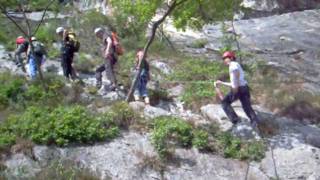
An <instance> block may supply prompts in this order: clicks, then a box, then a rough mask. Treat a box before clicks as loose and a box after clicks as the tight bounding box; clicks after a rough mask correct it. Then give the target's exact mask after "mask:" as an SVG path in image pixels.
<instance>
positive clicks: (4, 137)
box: [0, 127, 16, 152]
mask: <svg viewBox="0 0 320 180" xmlns="http://www.w3.org/2000/svg"><path fill="white" fill-rule="evenodd" d="M0 130H1V136H0V152H1V150H3V149H5V148H7V147H10V146H11V145H13V144H14V143H15V141H16V136H15V135H14V134H12V133H9V132H3V131H4V129H3V127H1V128H0Z"/></svg>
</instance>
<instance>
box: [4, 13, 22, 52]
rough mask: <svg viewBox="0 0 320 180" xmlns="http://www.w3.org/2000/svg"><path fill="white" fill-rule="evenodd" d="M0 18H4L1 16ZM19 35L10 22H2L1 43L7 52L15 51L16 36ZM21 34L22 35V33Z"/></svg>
mask: <svg viewBox="0 0 320 180" xmlns="http://www.w3.org/2000/svg"><path fill="white" fill-rule="evenodd" d="M0 18H3V17H1V16H0ZM17 34H19V33H18V31H17V30H16V29H15V28H14V26H13V25H12V24H10V23H9V21H8V20H6V19H2V20H1V21H0V42H1V44H2V45H4V47H5V48H6V50H8V51H13V50H14V49H15V47H16V46H15V39H16V35H17ZM20 34H21V33H20Z"/></svg>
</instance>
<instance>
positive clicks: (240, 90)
mask: <svg viewBox="0 0 320 180" xmlns="http://www.w3.org/2000/svg"><path fill="white" fill-rule="evenodd" d="M222 58H223V63H224V64H225V65H226V66H229V74H230V82H223V81H220V80H218V81H216V82H215V83H214V85H215V87H218V86H220V85H224V86H228V87H230V88H231V91H230V92H229V93H228V94H227V95H226V96H225V97H223V99H222V102H221V103H222V108H223V110H224V112H225V113H226V114H227V116H228V118H229V119H230V120H231V122H232V123H233V124H236V123H238V122H239V121H240V119H239V117H238V115H237V114H236V113H235V111H234V109H233V108H232V106H231V104H232V103H233V102H234V101H236V100H238V99H239V100H240V102H241V104H242V108H243V110H244V112H245V113H246V115H247V116H248V117H249V119H250V121H251V125H252V126H253V127H256V126H257V123H258V122H259V121H258V118H257V115H256V113H255V112H254V110H253V108H252V106H251V100H250V90H249V86H248V83H247V81H246V80H245V78H244V71H243V69H242V67H241V65H240V64H239V63H238V62H237V61H236V56H235V54H234V52H232V51H226V52H225V53H224V54H223V56H222Z"/></svg>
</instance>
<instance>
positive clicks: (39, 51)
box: [32, 41, 46, 56]
mask: <svg viewBox="0 0 320 180" xmlns="http://www.w3.org/2000/svg"><path fill="white" fill-rule="evenodd" d="M32 44H33V52H34V54H35V55H36V56H43V55H45V54H46V49H45V47H44V45H43V44H42V43H41V42H38V41H36V42H33V43H32Z"/></svg>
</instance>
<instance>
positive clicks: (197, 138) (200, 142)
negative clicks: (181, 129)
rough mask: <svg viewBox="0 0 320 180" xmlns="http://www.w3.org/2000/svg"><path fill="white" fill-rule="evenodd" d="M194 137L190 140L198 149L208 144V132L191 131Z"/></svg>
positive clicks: (203, 148)
mask: <svg viewBox="0 0 320 180" xmlns="http://www.w3.org/2000/svg"><path fill="white" fill-rule="evenodd" d="M193 135H194V138H193V140H192V145H193V146H194V147H196V148H198V149H200V150H205V149H207V148H208V144H209V139H208V138H209V134H208V132H206V131H204V130H195V131H194V132H193Z"/></svg>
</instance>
